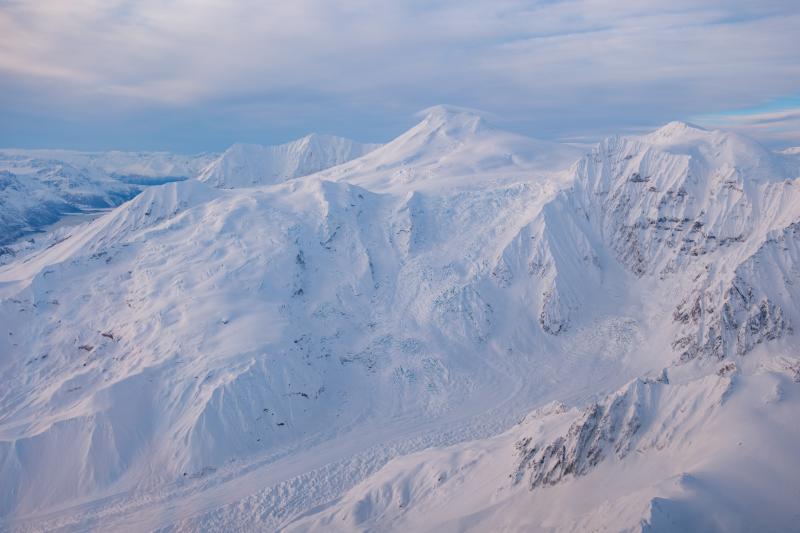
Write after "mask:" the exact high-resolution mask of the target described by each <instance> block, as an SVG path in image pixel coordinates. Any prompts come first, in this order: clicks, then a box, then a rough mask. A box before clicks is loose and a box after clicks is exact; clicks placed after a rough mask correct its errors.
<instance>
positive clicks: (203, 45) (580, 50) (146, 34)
mask: <svg viewBox="0 0 800 533" xmlns="http://www.w3.org/2000/svg"><path fill="white" fill-rule="evenodd" d="M799 28H800V1H798V0H757V1H756V0H636V1H621V0H563V1H562V0H540V1H521V0H428V1H423V0H391V1H383V2H380V1H367V0H288V1H281V2H278V1H275V0H71V1H66V0H0V35H2V36H3V37H2V39H0V146H5V147H20V148H34V147H42V148H44V147H48V148H72V149H82V150H104V149H125V150H156V149H163V150H171V151H178V152H191V153H193V152H200V151H220V150H224V149H225V148H226V147H227V146H229V145H230V144H232V143H234V142H255V143H263V144H274V143H280V142H285V141H288V140H291V139H294V138H297V137H300V136H302V135H304V134H306V133H309V132H312V131H313V132H318V133H330V134H337V135H343V136H346V137H351V138H354V139H356V140H360V141H375V142H381V141H386V140H388V139H391V138H393V137H395V136H396V135H398V134H399V133H401V132H402V131H404V130H405V129H407V128H408V127H410V126H411V125H413V123H414V122H415V121H416V120H417V119H416V118H415V113H416V112H417V111H419V110H420V109H423V108H426V107H428V106H431V105H434V104H440V103H444V104H451V105H456V106H463V107H468V108H473V109H480V110H485V111H486V112H487V113H489V114H490V115H491V117H492V120H491V121H492V122H493V123H494V124H496V125H498V126H500V127H504V128H506V129H510V130H513V131H517V132H520V133H523V134H526V135H530V136H533V137H541V138H549V139H559V140H567V141H578V142H584V141H586V142H591V141H593V140H596V139H598V138H601V137H602V136H604V135H608V134H613V133H623V134H624V133H636V132H641V131H645V130H648V129H653V128H655V127H658V126H659V125H661V124H664V123H666V122H669V121H670V120H688V121H692V122H695V123H698V124H701V125H708V126H710V127H724V128H729V129H735V130H738V131H742V132H744V133H747V134H749V135H752V136H755V137H756V138H758V139H760V140H761V141H762V142H764V143H766V144H768V145H770V146H773V147H776V148H777V147H784V146H791V145H795V146H796V145H800V29H799Z"/></svg>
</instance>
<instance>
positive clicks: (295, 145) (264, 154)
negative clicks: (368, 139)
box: [199, 134, 380, 189]
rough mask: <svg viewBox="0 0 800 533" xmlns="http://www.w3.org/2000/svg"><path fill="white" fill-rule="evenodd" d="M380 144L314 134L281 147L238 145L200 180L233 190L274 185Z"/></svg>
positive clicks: (331, 165) (224, 154)
mask: <svg viewBox="0 0 800 533" xmlns="http://www.w3.org/2000/svg"><path fill="white" fill-rule="evenodd" d="M378 146H380V145H377V144H362V143H357V142H355V141H351V140H350V139H345V138H342V137H334V136H332V135H317V134H311V135H307V136H306V137H303V138H302V139H298V140H296V141H292V142H289V143H286V144H281V145H278V146H261V145H258V144H235V145H233V146H231V147H230V148H228V149H227V150H226V151H225V153H223V154H222V155H221V156H219V157H218V158H217V159H216V160H214V161H213V162H211V163H210V164H209V165H208V166H207V167H206V168H205V169H203V171H202V172H201V173H200V176H199V179H200V181H205V182H207V183H209V184H211V185H212V186H214V187H218V188H222V189H232V188H240V187H254V186H258V185H271V184H274V183H280V182H283V181H286V180H288V179H292V178H297V177H299V176H305V175H308V174H313V173H314V172H317V171H320V170H324V169H326V168H330V167H333V166H336V165H339V164H341V163H344V162H346V161H350V160H351V159H355V158H357V157H361V156H362V155H364V154H366V153H369V152H370V151H372V150H374V149H375V148H377V147H378Z"/></svg>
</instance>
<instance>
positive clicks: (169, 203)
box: [0, 106, 800, 531]
mask: <svg viewBox="0 0 800 533" xmlns="http://www.w3.org/2000/svg"><path fill="white" fill-rule="evenodd" d="M301 152H302V150H300V151H298V152H292V153H301ZM308 153H309V154H310V153H314V154H319V151H318V150H316V149H315V150H313V151H309V152H308ZM259 154H260V155H258V156H256V159H254V160H253V161H255V160H258V161H260V162H259V163H252V164H251V163H250V162H249V161H250V160H249V159H248V158H247V157H244V152H241V153H240V154H239V155H238V156H236V157H243V158H244V160H245V161H243V162H241V163H235V164H233V163H231V164H230V166H228V167H226V168H227V169H229V170H230V171H232V172H231V173H230V174H219V175H220V176H226V177H225V179H224V180H223V181H216V178H215V179H211V178H210V177H208V176H209V175H208V174H206V173H205V172H204V176H205V178H204V179H205V182H204V181H197V180H191V181H184V182H179V183H170V184H167V185H163V186H160V187H153V188H148V189H146V190H145V191H144V192H143V193H142V194H140V195H139V196H137V197H136V198H135V199H133V200H132V201H130V202H127V203H125V204H124V205H122V206H120V207H118V208H117V209H115V210H113V211H112V212H110V213H108V214H106V215H104V216H102V217H101V218H98V219H97V220H95V221H93V222H92V223H91V224H89V225H86V226H82V227H81V228H79V229H76V230H75V231H73V232H71V233H70V234H69V235H68V236H65V238H63V240H61V241H60V242H56V243H54V244H53V246H51V247H49V248H46V249H39V250H36V251H32V252H31V253H29V254H27V255H25V256H24V257H20V258H19V259H18V260H17V261H15V262H14V263H11V264H9V265H6V266H4V267H0V328H2V329H0V354H2V357H0V478H2V479H3V480H12V481H11V482H9V483H3V484H0V517H2V519H3V520H5V525H6V526H7V527H9V528H12V529H13V528H19V529H27V528H32V529H36V528H44V529H54V528H59V527H61V528H65V529H67V530H71V529H82V528H91V527H102V528H112V529H122V530H126V529H127V530H149V529H156V528H161V527H171V528H173V529H175V530H197V529H204V530H223V529H228V530H230V529H238V530H263V529H276V528H284V529H288V530H326V531H332V530H346V531H349V530H353V529H357V530H400V529H408V528H411V529H413V530H418V529H419V530H432V529H437V530H458V531H461V530H465V529H476V530H486V529H498V528H500V529H503V528H504V529H510V530H536V529H546V530H584V529H592V528H595V529H602V528H607V529H611V530H623V529H625V530H637V529H638V530H652V531H664V530H676V529H680V528H682V527H683V528H686V527H691V528H705V529H711V530H714V529H719V530H737V529H740V530H755V529H761V530H776V529H787V528H788V529H791V528H792V527H793V526H792V525H793V524H794V523H795V522H796V517H795V515H794V513H795V512H796V511H795V502H796V495H797V494H798V492H799V491H800V482H798V479H800V476H798V475H797V474H798V473H799V472H800V460H799V459H798V458H797V454H796V453H794V450H795V449H796V447H797V445H798V444H799V443H800V432H799V431H798V430H797V429H796V428H795V425H796V424H793V420H794V418H796V413H797V409H798V407H800V403H799V402H800V385H798V384H797V382H798V381H800V374H799V372H800V354H798V353H797V346H798V343H797V340H798V339H797V334H796V333H795V329H794V328H795V327H796V325H797V324H798V323H800V304H798V303H797V302H799V301H800V294H798V291H799V290H800V289H798V283H797V281H798V279H800V276H798V274H800V265H799V263H798V262H799V261H800V198H798V194H800V192H798V188H799V187H800V179H798V176H800V172H799V171H798V164H797V160H796V158H793V157H791V156H789V155H786V154H775V153H773V152H770V151H768V150H766V149H764V148H762V147H761V146H760V145H758V144H757V143H755V142H753V141H751V140H749V139H746V138H743V137H741V136H737V135H734V134H730V133H725V132H720V131H706V130H703V129H700V128H697V127H695V126H692V125H689V124H685V123H671V124H668V125H667V126H665V127H663V128H661V129H659V130H657V131H656V132H654V133H652V134H649V135H645V136H641V137H613V138H609V139H606V140H604V141H603V142H601V143H600V144H599V145H598V147H597V148H596V149H594V150H593V151H591V152H590V153H588V154H585V153H583V151H581V150H578V149H575V148H573V147H570V146H564V145H559V144H555V143H550V142H545V141H537V140H533V139H528V138H525V137H522V136H518V135H514V134H510V133H507V132H503V131H500V130H497V129H495V128H493V127H492V126H491V125H490V124H487V123H486V122H485V121H484V120H483V119H482V118H481V117H479V116H478V115H476V114H474V113H472V112H469V111H466V110H461V109H455V108H447V107H441V106H440V107H436V108H432V109H430V110H427V111H426V112H425V113H424V114H423V117H422V119H421V122H420V123H419V124H418V125H416V126H415V127H414V128H412V129H411V130H409V131H408V132H406V133H404V134H403V135H401V136H400V137H398V138H397V139H395V140H393V141H391V142H389V143H387V144H386V145H383V146H380V147H376V148H374V149H371V150H370V151H369V152H368V153H365V154H364V155H363V156H361V157H358V158H355V159H353V160H351V161H345V160H344V159H343V160H341V161H338V160H337V162H340V163H342V164H339V165H337V166H334V167H332V168H328V169H326V170H322V171H320V172H317V173H315V174H311V175H308V176H304V177H303V176H299V175H298V173H302V172H303V170H302V169H306V170H317V168H315V165H310V166H307V167H304V166H303V165H294V164H292V165H288V166H281V167H280V168H281V169H285V168H293V169H295V170H294V171H292V172H294V173H295V174H292V172H286V173H283V170H282V171H280V172H276V171H275V169H276V168H278V167H277V166H275V165H276V163H273V162H274V161H275V160H277V159H276V158H275V157H273V155H269V156H264V157H266V159H261V158H262V156H263V153H261V152H259ZM351 155H352V154H351ZM309 157H311V156H310V155H309ZM315 157H316V156H315ZM224 159H225V158H224V156H223V158H221V159H220V160H218V161H217V162H215V163H214V164H212V165H211V166H210V167H208V169H207V171H210V170H212V169H214V168H215V166H214V165H216V163H219V162H220V161H223V160H224ZM288 159H289V158H284V159H281V161H287V160H288ZM301 159H302V158H300V159H297V158H295V159H294V161H299V160H301ZM235 160H236V158H232V159H231V161H235ZM327 161H328V162H330V160H327ZM281 165H283V163H281ZM223 167H225V165H222V164H220V165H218V166H217V167H216V168H218V169H222V168H223ZM236 168H241V169H250V170H246V171H245V170H243V171H242V173H241V176H242V177H243V181H238V180H237V179H236V176H237V175H238V172H237V171H234V169H236ZM259 168H262V169H267V172H265V173H263V172H262V173H259V172H258V169H259ZM251 170H252V172H251ZM226 172H227V171H226ZM229 178H231V179H232V181H230V180H229ZM254 178H255V179H256V180H257V182H258V183H265V185H263V186H260V187H252V185H253V179H254ZM276 178H278V179H276ZM287 178H294V179H289V180H288V181H287ZM262 180H265V181H262ZM212 185H214V186H212ZM244 186H246V187H247V188H240V187H244ZM520 419H522V422H520Z"/></svg>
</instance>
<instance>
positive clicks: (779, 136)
mask: <svg viewBox="0 0 800 533" xmlns="http://www.w3.org/2000/svg"><path fill="white" fill-rule="evenodd" d="M696 121H697V122H698V123H700V124H703V125H704V126H708V127H713V128H722V129H727V130H732V131H736V132H739V133H742V134H744V135H748V136H750V137H755V138H757V139H760V140H761V141H762V142H765V143H767V144H770V145H773V146H792V147H794V146H800V106H798V107H793V108H787V109H781V110H776V111H765V112H752V111H744V112H740V113H735V112H733V113H724V114H719V115H706V116H698V117H697V118H696Z"/></svg>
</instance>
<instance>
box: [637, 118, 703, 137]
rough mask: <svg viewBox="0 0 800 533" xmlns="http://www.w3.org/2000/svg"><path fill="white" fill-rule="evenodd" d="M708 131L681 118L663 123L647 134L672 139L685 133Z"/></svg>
mask: <svg viewBox="0 0 800 533" xmlns="http://www.w3.org/2000/svg"><path fill="white" fill-rule="evenodd" d="M708 132H709V130H707V129H705V128H703V127H702V126H698V125H697V124H692V123H691V122H685V121H682V120H673V121H672V122H668V123H667V124H664V125H663V126H661V127H660V128H658V129H657V130H655V131H654V132H653V133H651V134H650V135H649V136H650V137H660V138H667V139H674V138H676V137H684V136H686V135H687V134H688V135H697V134H698V133H708Z"/></svg>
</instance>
